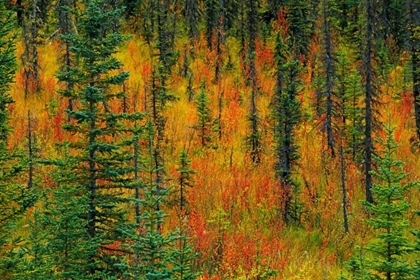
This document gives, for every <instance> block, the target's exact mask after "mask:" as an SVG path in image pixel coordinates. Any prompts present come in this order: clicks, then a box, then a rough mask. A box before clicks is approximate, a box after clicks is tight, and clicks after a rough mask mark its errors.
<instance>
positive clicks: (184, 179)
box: [178, 150, 195, 213]
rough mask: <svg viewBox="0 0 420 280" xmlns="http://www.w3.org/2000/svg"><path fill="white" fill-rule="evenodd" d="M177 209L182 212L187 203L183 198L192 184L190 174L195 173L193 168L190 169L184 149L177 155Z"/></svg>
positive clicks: (192, 180) (192, 179)
mask: <svg viewBox="0 0 420 280" xmlns="http://www.w3.org/2000/svg"><path fill="white" fill-rule="evenodd" d="M178 172H179V179H178V181H179V182H178V183H179V210H180V212H181V213H182V212H184V210H185V207H186V206H187V205H188V201H187V199H186V198H185V196H186V193H187V189H186V188H192V187H193V184H194V178H192V175H193V174H195V172H194V170H192V169H191V160H190V159H189V158H188V154H187V151H186V150H182V152H181V155H180V157H179V167H178Z"/></svg>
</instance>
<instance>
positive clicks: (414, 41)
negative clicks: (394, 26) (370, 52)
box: [407, 0, 420, 140]
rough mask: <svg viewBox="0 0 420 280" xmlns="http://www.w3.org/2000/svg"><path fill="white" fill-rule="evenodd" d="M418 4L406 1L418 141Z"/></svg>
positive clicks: (419, 117) (419, 39)
mask: <svg viewBox="0 0 420 280" xmlns="http://www.w3.org/2000/svg"><path fill="white" fill-rule="evenodd" d="M419 6H420V2H419V1H418V0H407V17H408V20H407V21H408V25H407V30H408V38H407V41H408V44H407V45H408V47H409V51H410V56H411V74H412V80H413V99H414V117H415V121H416V136H417V140H419V139H420V47H419V46H420V29H419V26H420V8H419Z"/></svg>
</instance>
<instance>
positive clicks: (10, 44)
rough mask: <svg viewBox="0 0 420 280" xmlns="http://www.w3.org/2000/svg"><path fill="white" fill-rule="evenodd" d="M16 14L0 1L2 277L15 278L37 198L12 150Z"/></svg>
mask: <svg viewBox="0 0 420 280" xmlns="http://www.w3.org/2000/svg"><path fill="white" fill-rule="evenodd" d="M14 23H15V18H14V17H13V12H12V11H9V10H7V8H6V1H0V228H1V230H0V255H1V257H0V277H1V278H2V279H9V278H11V277H12V274H13V272H14V271H13V268H14V267H16V266H17V264H18V263H19V261H20V259H19V256H17V255H16V251H15V247H17V246H18V245H19V244H20V242H21V240H20V238H19V237H17V236H18V235H17V234H16V232H15V226H16V223H17V222H19V221H20V218H21V217H22V215H23V214H24V213H25V210H26V209H27V208H28V207H30V206H32V205H33V203H34V200H35V197H34V196H33V195H32V192H31V191H30V190H28V189H27V188H26V186H24V185H23V184H21V185H19V184H18V183H19V179H18V175H19V174H21V172H22V171H23V170H24V168H25V164H24V162H22V161H21V160H20V159H19V158H21V157H22V155H21V154H19V153H17V152H16V151H14V150H10V148H9V147H8V137H9V134H10V131H11V129H10V127H9V126H8V121H9V114H8V106H9V104H11V103H13V99H12V98H11V96H10V95H9V90H10V84H11V83H12V82H13V79H14V73H15V70H16V55H15V51H16V49H15V39H16V36H14V34H13V31H12V30H13V25H14Z"/></svg>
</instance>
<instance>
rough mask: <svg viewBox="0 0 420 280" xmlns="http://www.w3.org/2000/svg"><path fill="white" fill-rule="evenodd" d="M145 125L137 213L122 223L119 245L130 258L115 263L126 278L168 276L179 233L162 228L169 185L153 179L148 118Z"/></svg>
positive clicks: (151, 132)
mask: <svg viewBox="0 0 420 280" xmlns="http://www.w3.org/2000/svg"><path fill="white" fill-rule="evenodd" d="M146 128H147V138H148V139H147V140H146V141H147V147H146V150H147V154H146V155H145V160H144V162H143V166H142V171H143V176H142V179H141V180H139V181H137V182H135V184H136V185H137V188H139V191H140V192H141V198H140V199H134V203H136V205H138V207H139V211H138V216H137V213H136V217H135V219H136V222H134V223H127V224H126V225H125V227H124V232H125V238H126V242H124V244H123V247H124V248H126V250H127V251H128V252H129V253H130V256H131V258H130V261H129V262H128V263H120V264H119V265H118V266H119V267H120V268H121V270H122V271H124V277H125V278H128V279H145V280H159V279H161V280H163V279H168V280H169V279H173V275H174V269H175V267H174V266H172V265H171V262H172V261H173V258H172V253H173V251H174V244H175V241H176V240H178V239H179V236H178V235H177V234H175V233H174V232H169V233H168V234H166V233H163V232H162V226H163V223H164V221H165V218H166V217H167V214H166V213H165V212H164V207H163V206H164V205H165V203H166V201H167V197H168V192H169V189H168V188H159V186H158V185H157V183H156V176H157V175H156V171H155V163H154V154H155V153H154V151H153V149H154V147H155V144H154V143H153V142H154V138H155V132H154V129H153V123H152V122H151V121H149V122H148V124H147V127H146ZM146 159H147V160H146Z"/></svg>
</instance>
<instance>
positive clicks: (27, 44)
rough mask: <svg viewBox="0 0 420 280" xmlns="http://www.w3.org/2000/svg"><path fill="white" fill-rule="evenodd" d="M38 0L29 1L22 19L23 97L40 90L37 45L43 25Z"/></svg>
mask: <svg viewBox="0 0 420 280" xmlns="http://www.w3.org/2000/svg"><path fill="white" fill-rule="evenodd" d="M39 11H40V10H39V2H38V0H31V1H29V7H28V8H27V9H26V10H25V12H24V17H23V32H22V36H23V45H24V51H23V53H22V55H21V61H22V66H23V78H24V90H25V97H27V96H28V94H30V93H36V92H38V91H39V90H40V89H41V81H40V77H39V76H40V71H41V66H40V63H39V54H38V45H39V44H40V42H41V38H40V29H41V26H42V24H43V22H42V17H41V16H40V14H39Z"/></svg>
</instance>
